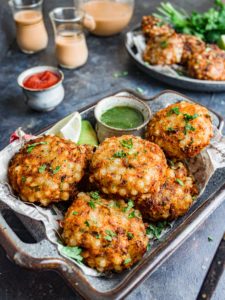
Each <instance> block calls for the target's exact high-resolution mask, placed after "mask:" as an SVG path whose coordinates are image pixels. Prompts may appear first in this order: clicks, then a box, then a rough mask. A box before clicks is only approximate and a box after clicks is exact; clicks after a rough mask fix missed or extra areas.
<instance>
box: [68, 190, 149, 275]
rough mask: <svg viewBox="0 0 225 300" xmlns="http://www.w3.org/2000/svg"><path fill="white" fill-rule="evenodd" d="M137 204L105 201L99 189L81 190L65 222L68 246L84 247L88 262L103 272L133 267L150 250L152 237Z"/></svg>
mask: <svg viewBox="0 0 225 300" xmlns="http://www.w3.org/2000/svg"><path fill="white" fill-rule="evenodd" d="M132 207H133V203H132V202H131V201H130V202H128V204H126V203H125V202H124V201H123V200H118V201H114V200H105V199H104V198H102V197H100V196H99V194H98V192H90V193H86V194H85V193H80V194H78V196H77V198H76V199H75V201H74V202H73V204H72V205H71V206H70V208H69V209H68V212H67V213H66V216H65V219H64V222H63V239H64V241H65V243H66V245H68V246H78V247H81V248H82V249H83V251H82V253H81V255H82V256H83V258H84V261H85V263H86V264H87V265H88V266H90V267H91V268H95V269H97V270H98V271H100V272H105V271H116V272H120V271H122V270H123V269H127V268H129V267H131V266H132V265H133V264H134V263H136V262H137V261H139V260H140V259H141V258H142V256H143V254H144V253H145V251H146V248H147V244H148V238H147V236H146V232H145V226H144V224H143V222H142V218H141V214H140V212H139V211H138V210H134V209H133V208H132Z"/></svg>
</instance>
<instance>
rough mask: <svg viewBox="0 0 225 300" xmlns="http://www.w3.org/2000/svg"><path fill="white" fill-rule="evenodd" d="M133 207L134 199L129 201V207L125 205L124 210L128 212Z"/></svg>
mask: <svg viewBox="0 0 225 300" xmlns="http://www.w3.org/2000/svg"><path fill="white" fill-rule="evenodd" d="M133 207H134V201H132V200H129V201H128V203H127V207H124V209H123V212H128V211H129V210H130V209H131V208H133Z"/></svg>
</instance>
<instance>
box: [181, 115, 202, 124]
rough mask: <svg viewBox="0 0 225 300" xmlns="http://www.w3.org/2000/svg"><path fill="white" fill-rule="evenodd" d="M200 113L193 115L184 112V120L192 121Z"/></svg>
mask: <svg viewBox="0 0 225 300" xmlns="http://www.w3.org/2000/svg"><path fill="white" fill-rule="evenodd" d="M198 116H199V115H198V114H194V115H193V116H192V115H189V114H184V120H185V121H187V122H188V121H192V120H194V119H196V118H197V117H198Z"/></svg>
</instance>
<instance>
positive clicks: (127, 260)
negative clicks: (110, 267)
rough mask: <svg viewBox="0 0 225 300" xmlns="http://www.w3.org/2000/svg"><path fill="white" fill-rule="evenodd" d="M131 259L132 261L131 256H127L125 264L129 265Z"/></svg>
mask: <svg viewBox="0 0 225 300" xmlns="http://www.w3.org/2000/svg"><path fill="white" fill-rule="evenodd" d="M131 261H132V259H131V258H126V259H125V260H124V264H125V265H128V264H129V263H130V262H131Z"/></svg>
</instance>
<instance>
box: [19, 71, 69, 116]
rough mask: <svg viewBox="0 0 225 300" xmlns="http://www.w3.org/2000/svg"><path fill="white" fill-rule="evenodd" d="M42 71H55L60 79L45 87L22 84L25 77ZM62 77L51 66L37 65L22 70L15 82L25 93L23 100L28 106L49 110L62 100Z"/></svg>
mask: <svg viewBox="0 0 225 300" xmlns="http://www.w3.org/2000/svg"><path fill="white" fill-rule="evenodd" d="M44 71H51V72H53V73H56V74H57V75H58V76H59V78H60V81H59V82H57V83H56V84H55V85H53V86H51V87H49V88H45V89H29V88H26V87H24V85H23V84H24V80H25V79H26V78H28V77H29V76H32V75H34V74H37V73H41V72H44ZM63 79H64V75H63V73H62V72H61V71H60V70H59V69H57V68H55V67H51V66H39V67H33V68H30V69H27V70H26V71H24V72H22V73H21V74H20V75H19V76H18V78H17V82H18V85H19V86H20V87H21V88H22V90H23V92H24V95H25V102H26V104H27V105H28V106H29V107H30V108H32V109H34V110H37V111H51V110H53V109H54V108H55V107H56V106H57V105H59V104H60V103H61V102H62V101H63V98H64V94H65V91H64V87H63V85H62V82H63Z"/></svg>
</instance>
